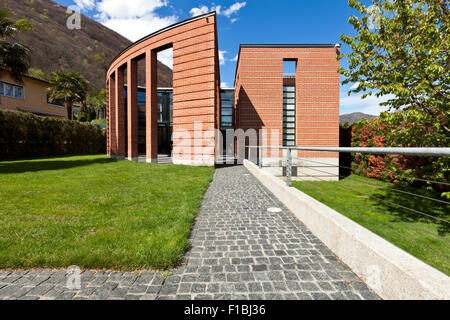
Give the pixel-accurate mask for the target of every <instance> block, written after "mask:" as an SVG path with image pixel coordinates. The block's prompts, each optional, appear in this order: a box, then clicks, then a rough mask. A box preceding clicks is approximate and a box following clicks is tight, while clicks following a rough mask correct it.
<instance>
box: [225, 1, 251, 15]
mask: <svg viewBox="0 0 450 320" xmlns="http://www.w3.org/2000/svg"><path fill="white" fill-rule="evenodd" d="M246 4H247V2H245V1H244V2H236V3H235V4H233V5H232V6H231V7H229V8H228V9H226V10H225V11H223V12H222V14H223V15H224V16H226V17H228V18H229V17H230V16H231V15H232V14H233V13H236V12H238V11H239V10H241V8H243V7H245V5H246Z"/></svg>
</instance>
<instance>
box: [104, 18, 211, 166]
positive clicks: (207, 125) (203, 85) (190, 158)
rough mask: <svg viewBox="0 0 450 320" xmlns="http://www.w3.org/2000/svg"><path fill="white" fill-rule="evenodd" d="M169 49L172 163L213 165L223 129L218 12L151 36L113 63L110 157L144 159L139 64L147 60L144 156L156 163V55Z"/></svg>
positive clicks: (109, 83)
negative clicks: (140, 140)
mask: <svg viewBox="0 0 450 320" xmlns="http://www.w3.org/2000/svg"><path fill="white" fill-rule="evenodd" d="M170 47H172V48H173V116H172V118H173V120H172V121H173V124H172V125H173V133H172V135H173V137H172V139H173V162H174V163H178V164H202V165H211V166H212V165H214V156H215V152H214V146H215V145H214V142H215V137H214V132H215V129H218V127H219V117H218V115H219V107H220V106H219V102H220V97H219V90H220V74H219V53H218V47H217V27H216V14H215V13H214V12H213V13H208V14H205V15H202V16H198V17H195V18H191V19H189V20H186V21H182V22H180V23H177V24H175V25H172V26H169V27H167V28H164V29H162V30H160V31H157V32H155V33H152V34H150V35H149V36H147V37H145V38H143V39H141V40H139V41H137V42H135V43H134V44H132V45H131V46H130V47H128V48H126V49H125V50H123V51H122V52H121V53H120V54H119V55H118V56H117V57H116V58H115V59H114V61H113V62H112V64H111V66H110V67H109V70H108V72H107V77H106V84H107V85H106V87H107V97H108V112H107V119H108V134H107V141H108V143H107V152H108V155H109V156H111V157H118V158H127V159H130V160H137V159H138V157H139V152H138V134H139V127H138V83H137V74H138V72H137V63H138V61H139V60H143V59H145V70H146V78H145V83H146V85H145V87H146V102H145V103H146V108H145V110H146V121H145V129H146V137H145V140H146V141H145V145H146V150H145V158H146V160H147V161H149V162H156V161H157V157H158V121H157V117H158V109H157V105H158V96H157V83H156V82H157V53H158V52H159V51H163V50H166V49H167V48H170ZM125 76H126V79H127V81H126V82H127V101H126V102H125V97H124V96H125V92H124V88H125ZM125 106H127V108H125ZM195 122H199V123H201V128H200V129H198V130H196V132H194V125H195ZM208 137H209V138H208Z"/></svg>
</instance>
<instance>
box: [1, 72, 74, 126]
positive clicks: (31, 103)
mask: <svg viewBox="0 0 450 320" xmlns="http://www.w3.org/2000/svg"><path fill="white" fill-rule="evenodd" d="M49 86H50V84H49V83H48V82H47V81H44V80H41V79H37V78H34V77H30V76H23V77H22V83H20V82H19V81H17V80H15V79H14V78H13V77H12V76H11V75H10V73H9V72H8V71H6V70H2V69H0V108H2V109H7V110H15V111H22V112H31V113H34V114H36V115H39V116H49V117H57V118H65V117H66V110H65V107H64V105H63V104H62V103H61V102H54V103H50V102H49V100H48V95H47V88H48V87H49Z"/></svg>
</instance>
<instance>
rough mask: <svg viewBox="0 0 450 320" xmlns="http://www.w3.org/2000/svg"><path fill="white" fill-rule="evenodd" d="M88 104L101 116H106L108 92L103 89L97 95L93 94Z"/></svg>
mask: <svg viewBox="0 0 450 320" xmlns="http://www.w3.org/2000/svg"><path fill="white" fill-rule="evenodd" d="M88 103H89V104H90V105H91V106H92V107H93V108H94V110H95V111H97V112H98V114H99V116H100V115H103V116H104V115H105V114H106V90H105V89H101V90H100V91H99V92H98V93H97V94H91V95H89V97H88Z"/></svg>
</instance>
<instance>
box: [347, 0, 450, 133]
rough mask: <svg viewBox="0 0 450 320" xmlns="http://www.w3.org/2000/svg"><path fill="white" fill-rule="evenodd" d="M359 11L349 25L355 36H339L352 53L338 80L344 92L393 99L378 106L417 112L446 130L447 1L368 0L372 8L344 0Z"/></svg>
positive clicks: (449, 86) (449, 80)
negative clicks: (350, 87) (353, 85)
mask: <svg viewBox="0 0 450 320" xmlns="http://www.w3.org/2000/svg"><path fill="white" fill-rule="evenodd" d="M348 4H349V6H350V7H352V8H355V9H356V10H358V11H359V13H360V17H359V18H358V17H356V16H351V17H350V18H349V23H350V24H351V25H352V26H353V28H354V29H355V30H356V32H357V34H356V36H354V37H352V36H347V35H341V37H340V39H341V40H342V41H343V42H344V43H346V44H348V45H349V46H350V47H351V49H352V51H351V52H350V53H348V54H344V55H341V56H340V57H339V59H342V58H344V57H347V58H348V62H349V67H348V69H344V68H341V70H340V73H341V74H342V75H344V76H345V77H346V79H345V80H344V81H343V84H347V83H358V86H357V87H356V88H355V89H353V90H350V91H349V93H348V94H349V95H350V94H351V93H354V92H355V93H358V92H363V93H364V94H363V96H362V97H363V98H365V97H367V96H368V95H372V94H374V95H376V96H377V97H380V96H384V95H388V94H391V95H393V96H394V97H393V98H391V99H389V100H387V101H386V102H385V103H383V104H382V105H385V106H389V107H390V108H393V109H403V110H405V109H416V110H422V111H423V112H425V113H426V114H428V115H429V116H431V117H433V118H435V119H441V121H440V125H441V126H443V128H444V129H445V130H446V131H447V133H448V132H450V129H449V127H450V124H449V121H450V114H449V112H450V111H449V109H450V108H449V106H450V101H449V93H450V72H449V58H448V53H449V51H450V36H449V35H450V24H449V22H450V13H449V9H448V0H374V1H373V6H372V7H366V6H365V5H364V4H362V3H361V2H359V1H356V0H349V2H348Z"/></svg>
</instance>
